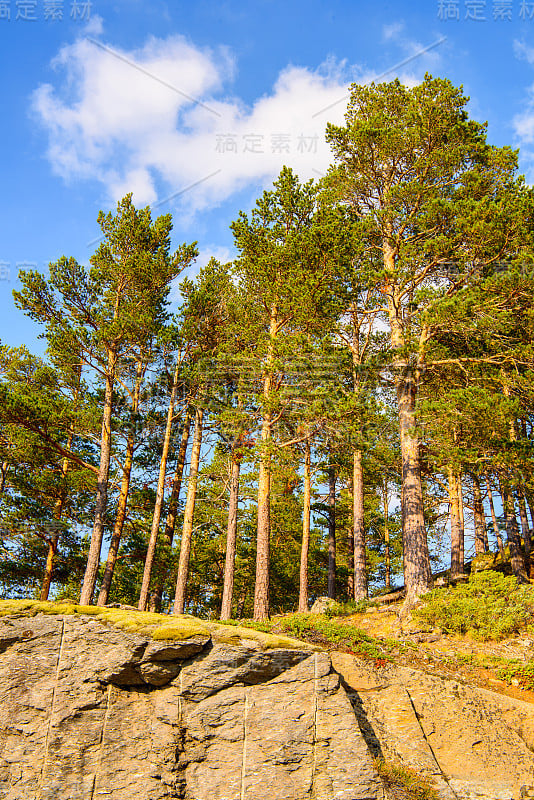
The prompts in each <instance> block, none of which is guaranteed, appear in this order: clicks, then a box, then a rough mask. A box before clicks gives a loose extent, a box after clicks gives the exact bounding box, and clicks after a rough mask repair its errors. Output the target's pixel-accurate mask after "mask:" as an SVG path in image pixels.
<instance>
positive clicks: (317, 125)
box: [32, 32, 415, 213]
mask: <svg viewBox="0 0 534 800" xmlns="http://www.w3.org/2000/svg"><path fill="white" fill-rule="evenodd" d="M393 35H397V33H395V32H393V33H392V36H393ZM53 65H54V67H55V69H56V70H57V71H58V74H59V77H58V81H57V85H56V86H52V85H51V84H44V85H41V86H40V87H39V88H38V89H37V90H36V91H35V92H34V95H33V99H32V107H33V110H34V112H36V114H37V115H38V117H39V119H40V121H41V122H42V124H44V126H45V128H46V129H47V131H48V135H49V146H48V157H49V159H50V162H51V164H52V166H53V169H54V170H55V172H56V173H57V174H59V175H61V176H62V177H63V178H64V179H65V180H72V179H79V178H91V179H95V178H96V179H97V180H99V181H101V183H102V184H103V185H104V186H105V188H106V191H107V193H108V195H109V200H110V201H116V200H117V199H119V198H120V197H122V196H123V195H124V194H125V193H126V192H127V191H133V193H134V200H135V202H136V203H138V204H142V203H154V201H155V200H156V199H157V197H158V195H160V196H161V195H163V196H172V195H178V194H180V193H181V194H180V202H181V205H182V206H183V207H184V208H185V209H186V210H187V211H189V212H190V213H194V212H195V211H198V210H199V209H201V208H205V207H209V206H214V205H217V204H218V203H221V202H222V201H224V200H225V199H226V198H228V197H229V196H230V195H232V194H233V193H234V192H236V191H237V190H239V189H241V188H243V187H245V186H247V185H249V184H251V183H258V182H264V181H265V182H266V181H271V180H272V179H273V178H274V177H276V175H277V174H278V173H279V171H280V169H281V167H282V165H283V164H284V163H285V164H289V165H291V166H292V167H293V168H294V169H295V170H296V171H297V172H298V174H299V175H300V177H301V178H303V179H307V178H310V177H317V176H318V175H319V174H323V173H324V172H326V170H327V168H328V164H329V163H330V161H331V153H330V150H329V147H328V145H327V144H326V142H325V140H324V130H325V125H326V122H327V121H331V122H341V121H342V120H343V114H344V111H345V107H346V96H347V83H348V82H349V81H350V80H354V79H355V76H356V75H357V71H356V70H355V69H354V68H352V69H350V68H348V66H347V65H346V64H345V63H344V62H342V63H339V62H336V61H334V60H333V59H329V60H328V61H326V62H325V63H324V64H322V65H321V66H320V67H319V68H318V69H317V70H310V69H307V68H304V67H298V66H288V67H286V68H285V69H284V70H283V71H282V72H281V73H280V74H279V76H278V79H277V81H276V83H275V85H274V86H273V88H272V90H271V91H270V92H268V93H266V94H264V95H263V96H262V97H259V98H258V99H257V100H256V101H255V102H254V103H253V105H252V106H246V105H245V104H244V103H243V102H241V101H240V100H239V98H235V97H232V96H230V95H229V94H228V91H227V89H226V87H227V86H228V84H229V83H230V81H231V79H232V77H233V74H234V71H235V64H234V60H233V58H232V56H231V54H230V53H229V52H228V50H226V49H224V48H218V49H212V50H208V49H201V48H198V47H195V46H194V45H193V44H191V43H190V42H188V41H187V40H186V39H184V38H183V37H180V36H170V37H168V38H167V39H164V40H162V39H156V38H154V37H150V38H149V39H148V40H147V42H146V44H145V45H144V46H143V47H142V48H140V49H138V50H134V51H130V52H128V51H124V50H120V49H118V48H115V47H113V48H112V47H110V46H108V45H105V44H103V43H101V42H98V41H96V40H94V39H92V38H85V39H80V40H78V41H76V42H74V43H73V44H71V45H69V46H66V47H64V48H63V49H62V50H61V51H60V52H59V54H58V56H57V57H56V59H55V60H54V62H53ZM373 77H375V76H374V75H373V74H366V75H364V74H361V73H360V74H359V75H358V80H359V81H360V82H362V83H363V82H365V81H366V80H371V79H372V78H373ZM387 79H388V80H389V79H390V78H389V77H388V78H387ZM405 80H408V81H410V80H411V81H414V80H415V79H414V77H413V75H412V76H410V75H408V76H405ZM323 109H328V110H327V111H323ZM318 112H321V113H318ZM184 190H185V191H184ZM160 202H162V201H160Z"/></svg>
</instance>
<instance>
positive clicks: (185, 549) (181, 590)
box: [173, 407, 203, 614]
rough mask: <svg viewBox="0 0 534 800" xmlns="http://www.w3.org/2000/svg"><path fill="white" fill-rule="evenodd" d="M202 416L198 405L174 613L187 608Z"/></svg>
mask: <svg viewBox="0 0 534 800" xmlns="http://www.w3.org/2000/svg"><path fill="white" fill-rule="evenodd" d="M202 418H203V411H202V408H201V407H198V408H197V410H196V414H195V435H194V436H193V446H192V448H191V467H190V469H189V480H188V482H187V499H186V501H185V509H184V525H183V528H182V540H181V542H180V560H179V562H178V577H177V579H176V592H175V595H174V608H173V614H183V613H184V608H185V595H186V589H187V578H188V575H189V557H190V555H191V538H192V535H193V520H194V516H195V503H196V499H197V483H198V469H199V464H200V450H201V447H202Z"/></svg>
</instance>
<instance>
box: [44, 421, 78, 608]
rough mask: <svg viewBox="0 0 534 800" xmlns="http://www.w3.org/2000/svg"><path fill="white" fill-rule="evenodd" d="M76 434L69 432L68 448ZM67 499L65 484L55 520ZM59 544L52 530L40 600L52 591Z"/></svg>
mask: <svg viewBox="0 0 534 800" xmlns="http://www.w3.org/2000/svg"><path fill="white" fill-rule="evenodd" d="M73 438H74V435H73V433H72V431H71V432H70V433H69V438H68V441H67V450H70V449H71V447H72V440H73ZM69 464H70V462H69V459H68V458H64V459H63V461H62V464H61V477H62V478H63V480H65V478H66V477H67V472H68V471H69ZM66 499H67V492H66V488H65V487H64V486H62V487H61V489H60V496H59V497H58V499H57V500H56V504H55V508H54V520H55V521H56V522H59V520H60V519H61V517H62V515H63V509H64V507H65V501H66ZM58 544H59V530H57V529H56V530H55V531H53V532H52V534H51V536H50V538H49V539H48V553H47V556H46V566H45V571H44V576H43V582H42V584H41V594H40V596H39V600H48V595H49V593H50V586H51V585H52V577H53V574H54V559H55V557H56V553H57V550H58Z"/></svg>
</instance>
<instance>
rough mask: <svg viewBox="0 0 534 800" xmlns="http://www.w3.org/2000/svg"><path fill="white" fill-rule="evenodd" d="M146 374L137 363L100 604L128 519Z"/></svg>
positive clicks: (115, 561) (108, 583) (105, 591)
mask: <svg viewBox="0 0 534 800" xmlns="http://www.w3.org/2000/svg"><path fill="white" fill-rule="evenodd" d="M144 374H145V365H144V364H143V363H141V362H138V364H137V370H136V378H135V387H134V393H133V397H132V409H131V411H132V419H131V424H130V429H129V431H128V438H127V440H126V453H125V456H124V464H123V465H122V481H121V488H120V492H119V499H118V501H117V513H116V515H115V525H114V526H113V533H112V536H111V542H110V545H109V551H108V557H107V559H106V566H105V569H104V576H103V578H102V585H101V587H100V593H99V595H98V601H97V605H98V606H105V605H106V603H107V602H108V598H109V590H110V589H111V581H112V580H113V572H114V570H115V564H116V563H117V556H118V554H119V545H120V541H121V537H122V530H123V527H124V520H125V519H126V507H127V504H128V493H129V491H130V478H131V473H132V464H133V454H134V448H135V416H136V414H137V411H138V410H139V396H140V393H141V384H142V382H143V377H144Z"/></svg>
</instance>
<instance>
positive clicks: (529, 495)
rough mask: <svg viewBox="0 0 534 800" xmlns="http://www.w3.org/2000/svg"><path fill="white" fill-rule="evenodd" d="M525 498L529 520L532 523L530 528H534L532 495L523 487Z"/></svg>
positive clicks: (533, 498)
mask: <svg viewBox="0 0 534 800" xmlns="http://www.w3.org/2000/svg"><path fill="white" fill-rule="evenodd" d="M525 500H526V501H527V505H528V510H529V511H530V521H531V523H532V525H531V530H532V528H534V497H533V496H532V493H531V492H529V491H528V490H527V489H526V488H525Z"/></svg>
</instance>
